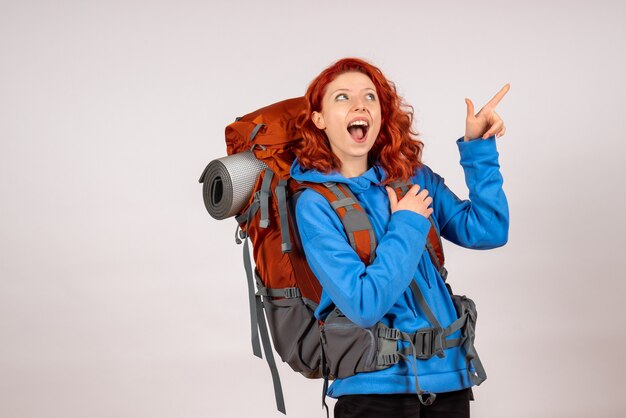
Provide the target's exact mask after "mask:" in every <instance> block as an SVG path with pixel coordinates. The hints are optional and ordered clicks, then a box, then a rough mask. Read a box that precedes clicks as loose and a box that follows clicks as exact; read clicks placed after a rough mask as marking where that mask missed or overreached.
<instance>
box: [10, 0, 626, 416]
mask: <svg viewBox="0 0 626 418" xmlns="http://www.w3.org/2000/svg"><path fill="white" fill-rule="evenodd" d="M625 18H626V4H625V3H624V2H617V1H613V0H599V1H593V2H591V1H579V2H566V1H543V2H539V1H534V2H528V1H527V2H516V3H513V2H498V1H475V2H465V1H453V2H439V3H437V2H432V1H428V2H426V1H395V2H394V1H390V2H386V3H384V2H380V1H371V0H364V1H352V0H349V1H341V2H332V1H316V2H297V1H292V2H288V1H277V0H272V1H263V2H261V1H238V2H221V3H218V2H209V1H204V2H203V1H178V2H173V1H171V2H165V1H141V0H127V1H111V2H96V1H20V2H18V1H7V0H3V1H2V2H0V141H1V142H0V144H1V149H0V211H1V216H0V417H2V418H26V417H63V418H72V417H77V418H78V417H81V418H82V417H94V418H97V417H102V418H109V417H120V418H121V417H128V418H139V417H150V418H165V417H168V418H170V417H185V418H190V417H239V416H255V417H258V418H261V417H278V416H281V414H279V413H278V412H277V411H276V409H275V404H274V399H273V391H272V387H271V379H270V375H269V370H268V368H267V365H266V364H265V362H264V360H259V359H257V358H255V357H253V356H252V350H251V347H250V336H249V323H248V306H247V293H246V284H245V273H244V269H243V264H242V254H241V253H242V248H241V246H237V245H236V244H235V242H234V232H235V226H236V223H235V221H234V220H233V219H229V220H224V221H216V220H214V219H212V218H210V217H209V215H208V213H207V212H206V210H205V208H204V206H203V203H202V198H201V186H200V184H199V183H198V178H199V176H200V174H201V172H202V170H203V169H204V167H205V165H206V164H207V163H208V162H209V161H211V160H213V159H215V158H218V157H221V156H224V155H225V144H224V138H223V130H224V127H225V126H226V125H227V124H228V123H230V122H231V121H232V120H233V119H234V118H235V117H236V116H240V115H242V114H244V113H247V112H250V111H252V110H254V109H256V108H258V107H261V106H264V105H266V104H269V103H272V102H275V101H278V100H282V99H285V98H288V97H294V96H299V95H302V94H303V93H304V91H305V89H306V86H307V85H308V82H309V81H310V80H311V79H312V78H313V77H314V76H315V75H316V74H317V73H319V71H321V70H322V69H323V68H325V67H326V66H327V65H329V64H330V63H331V62H333V61H335V60H336V59H339V58H341V57H344V56H357V57H361V58H365V59H367V60H370V61H371V62H373V63H374V64H375V65H377V66H379V67H380V68H381V69H382V70H383V71H384V72H385V74H386V75H387V76H388V77H389V78H390V79H391V80H393V81H394V82H395V83H396V84H397V86H398V89H399V91H400V93H401V94H402V95H403V96H404V97H405V99H406V100H407V102H409V103H410V104H412V105H413V106H414V109H415V128H416V129H417V130H418V131H419V132H420V135H421V139H422V140H423V141H424V142H425V149H424V162H425V163H426V164H428V165H429V166H430V167H431V168H432V169H433V170H435V171H436V172H437V173H439V174H441V175H442V176H443V177H444V178H445V179H446V183H447V184H448V186H449V187H450V188H451V189H452V190H453V191H455V192H456V193H457V194H458V195H459V196H461V197H463V198H467V188H466V186H465V182H464V178H463V171H462V169H461V167H460V165H459V154H458V151H457V147H456V144H455V140H456V139H457V138H459V137H461V136H462V135H463V133H464V127H465V112H466V108H465V103H464V98H465V97H469V98H471V99H472V100H473V101H474V103H475V105H476V111H478V110H479V109H480V108H481V107H482V106H483V105H484V104H485V103H486V102H487V101H488V100H489V99H490V98H491V97H492V96H493V95H494V94H495V93H496V92H497V91H498V90H499V89H500V88H501V87H502V86H503V85H504V84H506V83H507V82H508V83H511V90H510V91H509V93H508V94H507V95H506V97H505V98H504V99H503V100H502V102H501V103H500V105H499V106H498V110H497V111H498V113H499V114H500V115H501V117H502V118H503V119H504V122H505V124H506V126H507V132H506V135H505V136H504V137H502V138H499V139H498V140H497V145H498V150H499V152H500V163H501V167H502V168H501V170H502V174H503V176H504V190H505V192H506V195H507V198H508V201H509V205H510V215H511V225H510V234H509V242H508V244H507V245H506V246H505V247H502V248H499V249H495V250H491V251H472V250H467V249H463V248H460V247H456V246H455V245H454V244H452V243H449V242H445V243H444V245H445V250H446V255H447V263H448V270H449V272H450V275H449V280H450V281H451V283H452V284H453V286H454V288H455V290H457V292H459V293H465V294H468V295H470V296H471V297H472V298H473V299H474V300H475V301H476V303H477V305H478V310H479V319H478V329H477V332H478V337H477V342H476V344H477V348H478V350H479V352H480V355H481V358H482V360H483V362H484V364H485V367H486V369H487V373H488V375H489V379H488V380H487V381H486V382H485V383H484V384H483V385H481V386H480V387H479V388H477V389H475V395H476V399H477V400H476V402H474V403H473V404H472V411H473V416H476V417H511V418H518V417H519V418H521V417H570V418H572V417H588V416H598V417H618V416H623V412H622V410H623V409H624V407H625V406H626V402H625V400H624V397H623V396H621V395H620V392H621V391H620V390H619V387H622V386H621V384H623V378H622V376H623V374H624V372H625V371H626V370H625V366H624V365H623V364H624V362H623V360H622V359H621V358H620V357H621V355H620V353H622V352H623V351H624V348H623V344H624V343H625V342H626V327H625V326H624V325H623V321H622V320H621V318H622V317H623V307H622V303H623V301H624V295H625V291H626V284H625V283H624V280H623V278H624V271H626V268H625V267H626V266H625V262H624V259H625V257H624V255H623V254H622V252H623V249H624V243H623V236H624V233H625V232H626V231H625V222H624V215H623V213H622V212H623V209H624V207H625V205H624V203H625V198H624V191H623V182H624V180H625V176H624V168H623V162H622V158H623V155H624V151H625V149H626V147H625V145H624V142H625V140H626V135H625V133H624V132H626V129H625V128H626V127H625V126H624V120H625V118H624V115H623V113H624V112H623V102H624V99H626V82H625V81H624V74H626V56H625V55H624V53H623V48H624V41H625V40H626V26H625V25H624V21H625ZM280 370H281V377H282V381H283V387H284V390H285V396H286V401H287V411H288V415H289V416H291V417H312V418H313V417H317V418H321V417H323V416H324V413H323V412H322V411H321V409H320V405H321V399H320V395H321V381H318V380H315V381H308V380H306V379H304V378H303V377H301V376H300V375H298V374H295V373H293V372H291V371H290V370H289V369H288V367H287V366H286V365H284V364H281V367H280ZM331 407H332V401H331Z"/></svg>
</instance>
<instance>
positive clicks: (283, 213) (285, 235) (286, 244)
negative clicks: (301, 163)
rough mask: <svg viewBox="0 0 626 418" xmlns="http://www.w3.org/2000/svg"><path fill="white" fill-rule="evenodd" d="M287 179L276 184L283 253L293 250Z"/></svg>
mask: <svg viewBox="0 0 626 418" xmlns="http://www.w3.org/2000/svg"><path fill="white" fill-rule="evenodd" d="M286 187H287V180H286V179H282V180H280V181H279V182H278V185H277V186H276V189H275V192H276V198H277V199H278V216H279V218H280V235H281V238H282V243H281V249H282V251H283V254H285V253H288V252H291V238H290V236H289V220H288V219H287V194H286V191H285V188H286Z"/></svg>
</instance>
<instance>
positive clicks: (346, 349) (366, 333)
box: [321, 309, 377, 379]
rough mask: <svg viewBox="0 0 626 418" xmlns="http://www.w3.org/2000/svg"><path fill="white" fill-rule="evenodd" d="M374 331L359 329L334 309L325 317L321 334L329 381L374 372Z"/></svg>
mask: <svg viewBox="0 0 626 418" xmlns="http://www.w3.org/2000/svg"><path fill="white" fill-rule="evenodd" d="M375 329H376V327H373V328H361V327H359V326H358V325H356V324H355V323H354V322H352V321H350V320H349V319H348V318H347V317H346V316H345V315H343V314H342V313H341V312H339V310H338V309H335V310H334V311H332V312H331V313H330V314H329V315H328V317H327V318H326V320H325V321H324V325H323V327H322V330H321V332H322V346H323V349H324V355H325V357H326V365H327V368H328V371H329V377H330V378H331V379H343V378H346V377H349V376H353V375H354V374H356V373H361V372H371V371H374V370H376V369H377V368H376V364H377V361H376V360H377V359H376V337H375V333H374V331H375Z"/></svg>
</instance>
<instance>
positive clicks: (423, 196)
mask: <svg viewBox="0 0 626 418" xmlns="http://www.w3.org/2000/svg"><path fill="white" fill-rule="evenodd" d="M426 196H428V190H426V189H423V190H422V191H421V192H419V193H418V194H417V197H419V198H421V199H422V200H424V199H426Z"/></svg>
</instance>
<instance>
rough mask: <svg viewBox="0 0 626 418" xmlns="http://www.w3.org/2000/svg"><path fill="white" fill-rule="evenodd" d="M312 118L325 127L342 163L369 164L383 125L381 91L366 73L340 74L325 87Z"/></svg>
mask: <svg viewBox="0 0 626 418" xmlns="http://www.w3.org/2000/svg"><path fill="white" fill-rule="evenodd" d="M311 119H312V121H313V123H314V124H315V126H317V127H318V128H319V129H322V130H324V132H325V133H326V136H327V137H328V140H329V142H330V148H331V150H332V151H333V153H334V154H335V155H336V156H337V157H338V158H339V159H340V160H341V162H342V165H344V166H345V165H352V166H361V167H362V166H363V165H364V166H365V167H367V153H368V152H369V150H370V149H371V148H372V146H373V145H374V141H376V138H377V137H378V133H379V132H380V125H381V110H380V102H379V101H378V94H377V92H376V87H375V86H374V83H373V82H372V80H370V78H369V77H368V76H367V75H365V74H363V73H360V72H356V71H354V72H347V73H343V74H341V75H339V76H337V78H335V79H334V80H333V81H332V82H330V83H329V84H328V85H327V86H326V91H325V93H324V97H323V99H322V109H321V111H319V112H313V114H312V115H311Z"/></svg>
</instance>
